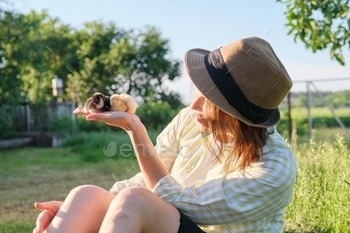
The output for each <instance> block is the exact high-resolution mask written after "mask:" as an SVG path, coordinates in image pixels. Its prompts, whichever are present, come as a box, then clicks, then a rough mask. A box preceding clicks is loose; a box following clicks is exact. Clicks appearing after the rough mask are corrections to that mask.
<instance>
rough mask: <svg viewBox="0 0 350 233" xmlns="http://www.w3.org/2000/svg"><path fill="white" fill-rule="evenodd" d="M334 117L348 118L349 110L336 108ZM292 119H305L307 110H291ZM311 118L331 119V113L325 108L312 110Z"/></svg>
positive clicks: (349, 115)
mask: <svg viewBox="0 0 350 233" xmlns="http://www.w3.org/2000/svg"><path fill="white" fill-rule="evenodd" d="M334 112H335V115H336V116H338V117H350V108H338V109H334ZM291 114H292V117H296V118H299V119H303V118H307V116H308V110H307V108H292V111H291ZM311 116H312V117H332V116H333V115H332V112H331V110H330V109H329V108H327V107H322V108H312V109H311Z"/></svg>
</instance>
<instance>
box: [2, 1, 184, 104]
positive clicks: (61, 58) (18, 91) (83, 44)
mask: <svg viewBox="0 0 350 233" xmlns="http://www.w3.org/2000/svg"><path fill="white" fill-rule="evenodd" d="M0 1H2V0H0ZM0 19H1V20H0V28H1V29H2V30H1V31H2V33H1V34H0V76H1V79H0V84H1V86H0V103H14V102H20V101H29V102H32V103H39V102H46V101H52V100H53V99H54V97H53V95H52V84H51V80H52V79H53V78H54V76H55V75H57V76H58V77H59V78H61V79H63V83H64V87H65V89H64V96H63V98H64V99H65V100H69V101H77V102H80V103H81V104H82V103H83V102H84V101H85V100H86V99H87V98H88V97H89V96H91V94H92V93H91V92H103V93H105V94H113V93H121V92H123V93H129V94H132V95H134V96H137V97H138V98H139V99H141V100H147V99H149V97H152V99H155V100H165V97H167V95H168V94H169V95H171V96H172V97H173V98H171V97H169V98H168V97H167V98H168V99H171V100H174V99H179V96H178V95H176V93H171V92H167V90H165V88H164V87H163V81H164V80H165V79H167V80H174V79H175V78H176V77H178V76H179V75H180V62H179V61H177V60H173V59H171V57H170V48H169V41H168V40H167V39H164V38H162V36H161V33H160V32H159V31H158V30H157V29H155V28H153V27H144V28H141V29H134V30H128V31H127V30H124V29H122V28H118V27H117V26H116V25H115V23H113V22H109V23H104V22H101V21H92V22H87V23H85V24H84V26H83V27H82V28H80V29H74V28H72V27H70V26H69V25H67V24H63V23H62V22H60V20H59V19H57V18H53V17H51V16H50V15H49V14H48V13H47V12H46V11H42V12H40V13H37V12H35V11H31V12H30V13H28V14H20V13H16V12H12V11H9V10H8V9H3V11H2V12H0ZM165 93H167V94H165Z"/></svg>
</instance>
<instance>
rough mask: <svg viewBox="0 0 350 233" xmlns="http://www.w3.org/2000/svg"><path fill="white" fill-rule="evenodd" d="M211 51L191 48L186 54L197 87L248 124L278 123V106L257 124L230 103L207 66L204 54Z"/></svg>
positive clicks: (269, 124)
mask: <svg viewBox="0 0 350 233" xmlns="http://www.w3.org/2000/svg"><path fill="white" fill-rule="evenodd" d="M209 53H210V51H208V50H205V49H191V50H189V51H187V52H186V54H185V59H184V62H185V67H186V70H187V73H188V75H189V76H190V79H191V80H192V82H193V84H194V85H195V86H196V87H197V89H198V90H199V91H200V92H201V93H202V94H203V95H204V96H205V97H206V98H207V99H208V100H210V101H211V102H212V103H213V104H214V105H216V106H217V107H218V108H220V109H221V110H222V111H224V112H226V113H227V114H229V115H231V116H233V117H235V118H237V119H238V120H240V121H242V122H244V123H245V124H247V125H250V126H255V127H262V128H268V127H272V126H274V125H276V124H277V123H278V122H279V121H280V111H279V109H278V108H277V109H276V110H275V111H273V113H272V114H271V116H270V117H269V118H268V119H267V120H266V121H265V122H262V123H258V124H257V123H254V122H252V121H251V120H249V119H248V118H246V117H245V116H243V115H242V114H241V113H240V112H239V111H238V110H236V109H235V108H234V107H232V106H231V105H230V104H229V103H228V101H227V100H226V98H225V97H224V96H223V95H222V94H221V92H220V90H219V89H218V88H217V87H216V85H215V84H214V82H213V80H212V78H211V77H210V75H209V73H208V71H207V69H206V67H205V64H204V56H205V55H208V54H209Z"/></svg>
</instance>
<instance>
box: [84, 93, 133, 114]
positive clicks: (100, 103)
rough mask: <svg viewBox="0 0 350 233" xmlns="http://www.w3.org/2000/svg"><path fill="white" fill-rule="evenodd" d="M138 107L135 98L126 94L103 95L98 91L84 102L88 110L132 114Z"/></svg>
mask: <svg viewBox="0 0 350 233" xmlns="http://www.w3.org/2000/svg"><path fill="white" fill-rule="evenodd" d="M137 107H138V104H137V102H136V101H135V99H134V98H133V97H132V96H130V95H128V94H113V95H111V96H107V95H104V94H102V93H100V92H96V93H94V94H93V95H92V96H91V97H90V98H88V99H87V100H86V102H85V104H84V108H85V110H87V111H88V112H94V113H96V112H106V111H112V112H114V111H123V112H127V113H131V114H134V113H135V111H136V109H137Z"/></svg>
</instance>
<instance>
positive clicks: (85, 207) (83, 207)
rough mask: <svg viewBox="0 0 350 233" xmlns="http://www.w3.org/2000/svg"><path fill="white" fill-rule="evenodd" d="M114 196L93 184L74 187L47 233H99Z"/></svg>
mask: <svg viewBox="0 0 350 233" xmlns="http://www.w3.org/2000/svg"><path fill="white" fill-rule="evenodd" d="M114 197H115V195H113V194H111V193H109V192H108V191H107V190H105V189H102V188H100V187H97V186H93V185H83V186H79V187H77V188H74V189H73V190H72V191H71V192H70V193H69V194H68V196H67V198H66V200H65V201H64V202H63V204H62V206H61V208H60V210H59V211H58V213H57V215H56V216H55V218H54V219H53V220H52V222H51V224H50V225H49V226H48V228H47V229H46V231H45V233H97V232H98V231H99V229H100V226H101V223H102V220H103V218H104V216H105V214H106V211H107V209H108V206H109V204H110V203H111V201H112V200H113V198H114Z"/></svg>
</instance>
